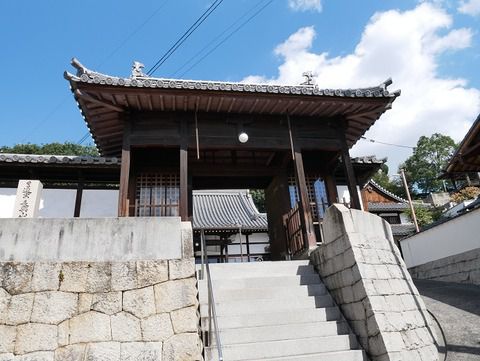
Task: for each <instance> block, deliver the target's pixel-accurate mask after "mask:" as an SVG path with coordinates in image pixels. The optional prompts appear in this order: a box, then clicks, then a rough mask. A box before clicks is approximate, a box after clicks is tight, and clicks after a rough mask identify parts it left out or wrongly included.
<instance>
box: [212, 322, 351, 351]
mask: <svg viewBox="0 0 480 361" xmlns="http://www.w3.org/2000/svg"><path fill="white" fill-rule="evenodd" d="M349 333H350V328H349V327H348V324H347V323H346V322H345V321H343V322H336V321H331V322H309V323H297V324H289V325H274V326H260V327H245V328H235V329H226V330H221V331H220V340H221V341H222V345H225V346H226V345H234V344H239V343H251V342H265V341H279V340H291V339H298V338H309V337H325V336H336V335H347V334H349ZM214 339H215V337H214ZM214 343H215V340H214Z"/></svg>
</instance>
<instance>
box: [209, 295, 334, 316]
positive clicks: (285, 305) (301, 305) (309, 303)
mask: <svg viewBox="0 0 480 361" xmlns="http://www.w3.org/2000/svg"><path fill="white" fill-rule="evenodd" d="M333 305H334V304H333V300H332V298H331V297H330V295H323V296H313V297H301V298H297V297H288V298H287V297H286V298H284V299H254V300H240V301H228V302H218V301H217V300H215V308H216V311H217V315H218V316H226V315H230V316H235V315H252V314H255V315H258V314H260V313H264V312H281V311H290V310H293V311H295V310H298V309H305V308H310V309H311V310H313V309H315V308H324V307H330V306H333ZM200 314H201V315H202V316H206V315H207V314H208V305H207V304H201V305H200Z"/></svg>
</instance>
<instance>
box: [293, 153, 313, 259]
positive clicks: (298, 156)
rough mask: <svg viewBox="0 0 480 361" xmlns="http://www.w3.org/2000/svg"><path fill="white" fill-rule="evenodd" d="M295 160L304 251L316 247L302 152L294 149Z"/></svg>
mask: <svg viewBox="0 0 480 361" xmlns="http://www.w3.org/2000/svg"><path fill="white" fill-rule="evenodd" d="M294 154H295V159H294V161H293V164H294V166H295V178H296V180H297V187H298V198H299V207H300V212H301V219H302V228H303V236H304V242H305V248H306V250H309V249H312V248H315V247H316V246H317V239H316V236H315V230H314V228H313V220H312V211H311V209H310V201H309V199H308V191H307V181H306V179H305V169H304V167H303V158H302V152H301V150H300V149H298V148H296V149H294Z"/></svg>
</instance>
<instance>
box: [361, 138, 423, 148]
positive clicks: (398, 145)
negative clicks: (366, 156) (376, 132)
mask: <svg viewBox="0 0 480 361" xmlns="http://www.w3.org/2000/svg"><path fill="white" fill-rule="evenodd" d="M361 138H362V139H363V140H366V141H369V142H370V143H378V144H383V145H391V146H392V147H399V148H409V149H415V148H416V147H412V146H410V145H401V144H393V143H386V142H381V141H379V140H375V139H371V138H367V137H361Z"/></svg>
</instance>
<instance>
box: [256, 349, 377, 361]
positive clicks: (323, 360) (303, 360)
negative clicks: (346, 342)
mask: <svg viewBox="0 0 480 361" xmlns="http://www.w3.org/2000/svg"><path fill="white" fill-rule="evenodd" d="M263 360H265V361H285V360H294V361H368V358H367V355H366V354H365V352H364V351H363V350H349V351H335V352H323V353H313V354H309V355H299V356H287V357H275V358H267V359H263Z"/></svg>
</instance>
